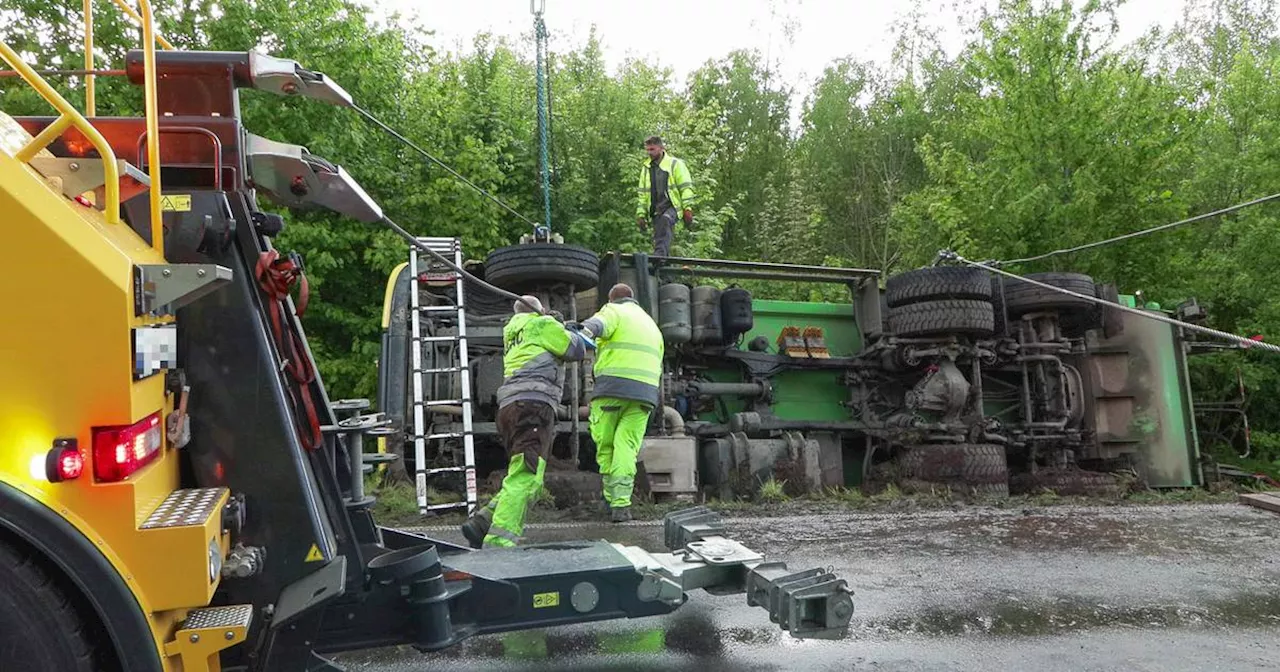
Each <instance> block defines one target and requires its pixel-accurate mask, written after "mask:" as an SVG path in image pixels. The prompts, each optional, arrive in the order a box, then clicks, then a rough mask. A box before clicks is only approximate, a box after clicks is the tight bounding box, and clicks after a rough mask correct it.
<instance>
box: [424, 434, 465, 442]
mask: <svg viewBox="0 0 1280 672" xmlns="http://www.w3.org/2000/svg"><path fill="white" fill-rule="evenodd" d="M463 436H465V432H445V433H443V434H428V435H426V436H424V437H422V438H424V439H426V440H428V441H435V440H437V439H461V438H462V437H463ZM414 438H417V437H414Z"/></svg>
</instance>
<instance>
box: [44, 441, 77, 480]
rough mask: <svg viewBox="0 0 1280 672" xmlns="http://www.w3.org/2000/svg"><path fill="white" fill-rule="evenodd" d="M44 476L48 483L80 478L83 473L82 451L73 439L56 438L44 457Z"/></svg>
mask: <svg viewBox="0 0 1280 672" xmlns="http://www.w3.org/2000/svg"><path fill="white" fill-rule="evenodd" d="M44 471H45V477H46V478H48V479H49V482H50V483H61V482H62V481H70V480H73V479H76V478H80V474H82V473H84V453H81V452H80V447H79V446H78V445H76V440H75V439H58V440H57V441H54V442H53V450H50V451H49V454H48V457H46V458H45V468H44Z"/></svg>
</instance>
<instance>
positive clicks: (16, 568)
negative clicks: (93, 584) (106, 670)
mask: <svg viewBox="0 0 1280 672" xmlns="http://www.w3.org/2000/svg"><path fill="white" fill-rule="evenodd" d="M92 630H93V628H92V627H91V625H90V624H89V623H87V622H86V621H85V619H84V618H83V616H82V615H81V614H80V612H79V611H78V610H77V608H76V604H75V603H74V602H73V601H72V599H71V597H70V596H69V595H68V594H67V593H66V592H65V591H64V590H63V588H62V587H61V586H59V585H58V581H57V578H56V577H55V576H54V575H53V574H51V573H50V572H49V571H48V570H47V569H46V568H45V567H44V566H42V564H41V561H40V559H39V557H38V556H35V555H33V554H32V553H31V552H30V551H26V550H24V549H21V548H17V547H14V546H11V545H9V544H8V543H7V542H6V541H5V540H3V539H0V670H59V671H60V672H61V671H62V670H65V671H66V672H97V671H98V670H101V669H103V667H101V666H100V665H99V661H98V660H97V659H96V657H95V652H94V648H93V645H92V644H91V643H90V642H91V641H104V640H105V638H106V635H105V634H102V633H95V632H93V631H92Z"/></svg>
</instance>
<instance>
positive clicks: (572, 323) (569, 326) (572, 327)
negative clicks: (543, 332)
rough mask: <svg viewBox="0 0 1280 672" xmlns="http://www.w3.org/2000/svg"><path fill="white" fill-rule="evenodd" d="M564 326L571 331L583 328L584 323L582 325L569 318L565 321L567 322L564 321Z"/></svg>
mask: <svg viewBox="0 0 1280 672" xmlns="http://www.w3.org/2000/svg"><path fill="white" fill-rule="evenodd" d="M564 328H565V329H568V330H569V331H581V330H582V325H581V324H578V323H577V322H575V321H573V320H569V321H568V322H565V323H564Z"/></svg>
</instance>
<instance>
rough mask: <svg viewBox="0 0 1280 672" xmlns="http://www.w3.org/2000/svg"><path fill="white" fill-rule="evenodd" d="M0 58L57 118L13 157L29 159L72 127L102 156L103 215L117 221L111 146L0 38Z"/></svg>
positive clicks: (117, 170) (117, 195)
mask: <svg viewBox="0 0 1280 672" xmlns="http://www.w3.org/2000/svg"><path fill="white" fill-rule="evenodd" d="M0 58H2V59H4V61H5V62H6V63H8V64H9V67H11V68H13V69H14V71H15V72H17V73H18V76H19V77H22V79H24V80H26V82H27V84H29V85H30V86H31V88H33V89H35V90H36V93H38V94H40V97H42V98H44V99H45V101H47V102H48V103H49V104H50V105H52V106H53V109H55V110H57V111H58V118H57V119H55V120H54V121H53V123H51V124H49V125H48V126H46V127H45V128H44V130H43V131H40V133H38V134H37V135H36V137H34V138H32V139H31V141H30V142H28V143H27V144H26V145H24V146H23V147H22V149H20V150H18V152H17V153H16V154H14V158H16V159H18V160H19V161H22V162H23V163H27V162H30V161H31V159H33V158H35V156H36V154H39V153H40V150H42V149H44V148H45V147H48V146H49V143H51V142H53V141H54V140H55V139H57V138H58V136H60V135H62V134H63V133H64V132H66V130H67V129H68V128H73V127H74V128H75V129H76V130H77V131H80V133H81V134H82V135H84V137H85V138H86V139H87V140H88V141H89V143H90V144H92V145H93V148H94V149H96V150H98V156H100V157H102V174H103V176H104V177H105V178H106V185H105V187H106V203H105V206H106V207H105V210H104V211H103V216H104V217H105V218H106V220H107V222H108V223H110V224H119V223H120V168H119V165H118V164H117V163H116V154H115V152H113V151H112V150H111V145H110V144H108V143H107V139H106V138H104V137H102V134H101V133H99V132H98V129H96V128H94V127H93V124H91V123H89V120H88V119H85V118H84V115H82V114H80V112H79V111H78V110H76V108H75V107H74V106H72V105H71V103H69V102H67V99H66V98H63V97H62V95H61V94H59V93H58V92H57V91H56V90H54V88H53V87H52V86H50V85H49V82H47V81H45V79H44V78H43V77H41V76H40V75H39V74H37V73H36V71H35V70H34V69H33V68H32V67H31V66H30V65H27V63H26V62H25V61H23V60H22V57H21V56H19V55H18V52H16V51H14V50H13V48H12V47H10V46H9V45H8V44H7V43H5V42H0Z"/></svg>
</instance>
